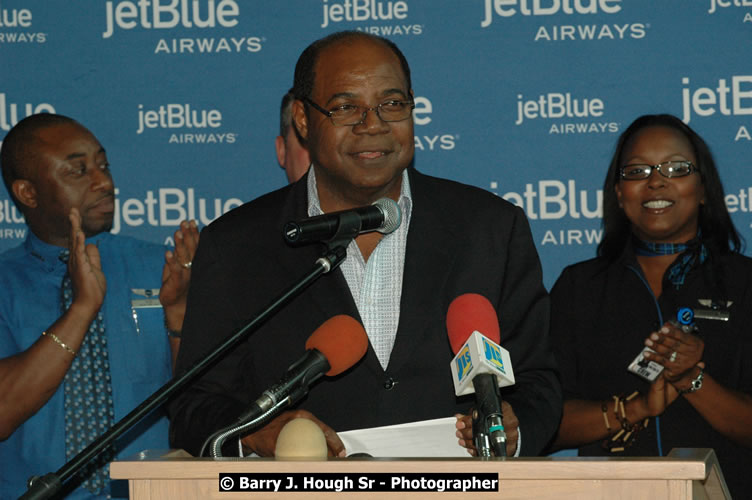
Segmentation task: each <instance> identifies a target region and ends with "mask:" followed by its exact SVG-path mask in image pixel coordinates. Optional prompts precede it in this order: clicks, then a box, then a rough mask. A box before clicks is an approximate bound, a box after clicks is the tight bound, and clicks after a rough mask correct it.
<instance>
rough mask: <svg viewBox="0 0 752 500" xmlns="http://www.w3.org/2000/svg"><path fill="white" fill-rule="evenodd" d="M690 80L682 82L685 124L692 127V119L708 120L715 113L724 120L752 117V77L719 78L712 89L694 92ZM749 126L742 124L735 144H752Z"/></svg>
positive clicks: (735, 138) (701, 88)
mask: <svg viewBox="0 0 752 500" xmlns="http://www.w3.org/2000/svg"><path fill="white" fill-rule="evenodd" d="M690 83H691V82H690V79H689V77H686V76H685V77H683V78H682V85H683V88H682V120H683V121H684V123H689V122H690V121H691V120H692V118H693V115H697V116H701V117H705V116H712V115H715V114H716V113H718V114H721V115H724V116H734V117H736V116H752V75H735V76H731V77H730V78H729V79H726V78H719V79H718V81H717V82H714V83H713V84H712V86H708V87H697V88H695V89H692V88H691V86H690ZM751 130H752V121H751V123H750V124H748V125H744V124H740V125H739V128H738V129H737V132H736V135H735V137H734V141H735V142H736V141H752V136H751V135H750V131H751Z"/></svg>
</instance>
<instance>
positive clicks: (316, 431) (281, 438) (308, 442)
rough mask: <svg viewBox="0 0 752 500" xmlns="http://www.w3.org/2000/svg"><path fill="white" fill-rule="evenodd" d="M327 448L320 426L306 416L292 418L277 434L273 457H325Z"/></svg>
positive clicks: (327, 452)
mask: <svg viewBox="0 0 752 500" xmlns="http://www.w3.org/2000/svg"><path fill="white" fill-rule="evenodd" d="M328 454H329V448H328V447H327V445H326V437H324V432H323V431H322V430H321V428H320V427H319V426H318V425H317V424H316V423H315V422H314V421H313V420H309V419H307V418H293V419H292V420H290V421H289V422H287V423H286V424H285V426H284V427H282V430H281V431H279V435H278V436H277V444H276V446H275V448H274V458H278V459H290V458H292V459H296V458H326V457H327V455H328Z"/></svg>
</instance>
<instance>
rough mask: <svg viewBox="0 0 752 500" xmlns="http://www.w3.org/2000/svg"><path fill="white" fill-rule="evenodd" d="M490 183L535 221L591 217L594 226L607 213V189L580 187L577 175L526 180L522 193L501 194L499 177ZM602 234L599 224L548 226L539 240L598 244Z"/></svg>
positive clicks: (549, 242) (502, 195) (496, 192)
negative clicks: (565, 177)
mask: <svg viewBox="0 0 752 500" xmlns="http://www.w3.org/2000/svg"><path fill="white" fill-rule="evenodd" d="M489 187H490V190H491V192H493V193H494V194H496V195H498V196H501V197H502V198H504V199H505V200H507V201H508V202H510V203H513V204H515V205H517V206H518V207H520V208H522V209H523V210H524V211H525V214H526V215H527V218H528V219H529V220H531V221H538V220H562V219H566V218H569V219H575V220H578V221H579V220H582V219H587V220H593V223H590V225H591V226H597V225H600V221H597V222H596V221H595V220H597V219H600V218H602V217H603V190H601V189H598V190H595V191H593V190H586V189H578V188H577V183H576V181H575V180H574V179H569V180H566V181H561V180H556V179H545V180H540V181H538V183H537V184H532V183H529V184H525V190H524V191H523V192H521V193H517V192H514V191H510V192H507V193H502V194H500V193H499V192H498V188H499V182H498V181H491V183H490V184H489ZM583 222H584V221H583ZM557 226H559V224H557ZM602 235H603V234H602V230H601V229H599V228H597V227H583V228H582V229H558V228H557V229H548V230H546V232H545V233H544V235H543V237H542V238H541V239H540V240H539V242H538V244H539V245H541V246H545V245H597V244H598V243H600V241H601V237H602Z"/></svg>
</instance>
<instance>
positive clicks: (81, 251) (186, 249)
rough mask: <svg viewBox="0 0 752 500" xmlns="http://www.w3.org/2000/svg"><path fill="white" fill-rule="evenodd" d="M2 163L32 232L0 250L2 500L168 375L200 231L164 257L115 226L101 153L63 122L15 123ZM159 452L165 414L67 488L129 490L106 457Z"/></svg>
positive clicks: (76, 491) (35, 118)
mask: <svg viewBox="0 0 752 500" xmlns="http://www.w3.org/2000/svg"><path fill="white" fill-rule="evenodd" d="M0 165H1V166H2V175H3V181H4V182H5V185H6V187H7V189H8V192H9V193H10V196H11V198H12V199H13V202H14V203H15V204H16V206H18V208H19V209H20V210H21V212H22V213H23V214H24V217H25V219H26V223H27V225H28V228H29V233H28V235H27V238H26V240H25V241H24V243H23V244H21V245H20V246H18V247H16V248H13V249H11V250H9V251H7V252H5V253H3V254H2V255H0V288H2V289H3V290H4V292H3V295H2V297H1V298H0V464H2V472H0V498H11V497H12V498H15V497H17V496H18V495H20V494H22V493H23V492H24V490H25V489H26V480H27V479H28V478H29V477H30V476H32V475H35V474H39V475H41V474H44V473H46V472H52V471H55V470H57V469H58V468H59V467H61V466H62V465H63V464H64V463H66V462H67V461H68V460H70V459H71V458H72V457H73V456H75V455H76V454H77V453H78V452H79V451H80V450H81V449H83V448H84V447H86V446H87V445H88V444H89V443H90V442H91V441H93V440H94V439H95V438H96V437H97V436H99V435H101V434H102V433H103V432H105V431H106V430H107V429H108V428H109V427H110V426H111V425H112V424H113V423H115V422H117V421H118V420H119V419H120V418H122V417H123V416H125V415H126V414H127V413H128V412H130V411H131V410H132V409H133V408H135V407H136V406H137V405H138V404H139V403H141V401H142V400H144V399H145V398H146V397H148V396H149V395H150V394H152V393H153V392H154V391H155V390H157V389H158V388H159V387H161V386H162V385H163V384H164V383H165V382H167V381H168V379H169V378H170V376H171V359H172V357H173V355H174V354H172V353H171V350H172V351H175V350H176V349H177V346H178V342H179V339H177V338H172V339H170V340H169V342H168V338H169V336H168V334H170V335H172V336H173V337H176V336H177V335H178V334H179V332H180V330H181V329H182V324H183V315H184V313H185V297H186V295H187V288H188V282H189V280H190V270H191V269H190V268H191V263H192V258H193V253H194V251H195V248H196V245H197V242H198V230H197V228H196V223H195V222H194V221H192V222H190V223H188V222H183V223H182V224H181V227H180V229H179V230H178V231H176V233H175V243H176V246H175V250H174V251H167V252H165V248H164V247H162V246H160V245H155V244H152V243H146V242H142V241H138V240H135V239H132V238H128V237H125V236H114V235H112V234H110V233H109V230H110V229H111V228H112V224H113V216H114V212H115V194H114V192H115V188H114V184H113V180H112V174H111V172H110V168H109V162H108V159H107V155H106V153H105V150H104V148H103V147H102V145H101V144H100V143H99V141H98V140H97V139H96V137H94V135H93V134H92V133H91V132H90V131H89V130H87V129H86V128H85V127H83V126H82V125H81V124H79V123H78V122H76V121H74V120H73V119H71V118H68V117H65V116H61V115H53V114H39V115H32V116H30V117H28V118H25V119H23V120H21V121H20V122H19V123H18V124H17V125H16V126H15V127H14V128H13V129H11V131H10V132H8V134H7V136H6V137H5V139H4V141H3V146H2V151H1V152H0ZM160 268H162V273H161V277H160V271H159V270H160ZM160 303H161V306H162V307H161V308H160ZM160 309H162V310H163V311H164V314H162V312H161V310H160ZM167 447H168V443H167V421H166V419H165V418H164V416H163V414H162V412H161V411H158V412H154V413H153V414H152V415H150V416H149V417H147V418H146V419H144V420H142V421H141V422H140V423H139V424H138V425H137V426H136V427H135V428H134V429H132V430H131V431H129V432H128V433H126V434H125V435H124V436H123V437H121V439H120V440H119V441H118V442H117V443H116V444H115V446H114V447H113V448H112V449H111V450H107V451H105V452H104V453H102V454H101V455H100V456H99V457H98V459H96V460H94V461H92V464H90V467H89V468H88V469H87V470H85V471H83V472H82V473H81V474H79V476H77V477H74V478H72V479H71V480H70V481H68V482H67V483H66V484H65V485H64V489H65V493H66V494H69V497H68V498H77V499H78V498H106V497H108V496H110V495H111V496H120V495H127V485H118V484H117V483H111V482H110V481H109V473H108V467H107V466H106V465H103V464H106V463H107V462H108V461H111V460H112V459H113V458H114V457H116V456H124V455H129V454H133V453H135V452H138V451H141V450H143V449H147V448H167Z"/></svg>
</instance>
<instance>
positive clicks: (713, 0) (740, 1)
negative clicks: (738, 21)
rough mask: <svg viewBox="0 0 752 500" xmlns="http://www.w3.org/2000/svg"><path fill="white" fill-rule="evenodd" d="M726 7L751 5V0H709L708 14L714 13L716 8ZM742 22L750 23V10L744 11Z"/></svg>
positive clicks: (751, 14)
mask: <svg viewBox="0 0 752 500" xmlns="http://www.w3.org/2000/svg"><path fill="white" fill-rule="evenodd" d="M728 7H752V0H710V9H708V14H715V13H716V12H718V9H725V8H728ZM742 22H745V23H752V12H747V13H745V14H744V19H743V20H742Z"/></svg>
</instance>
